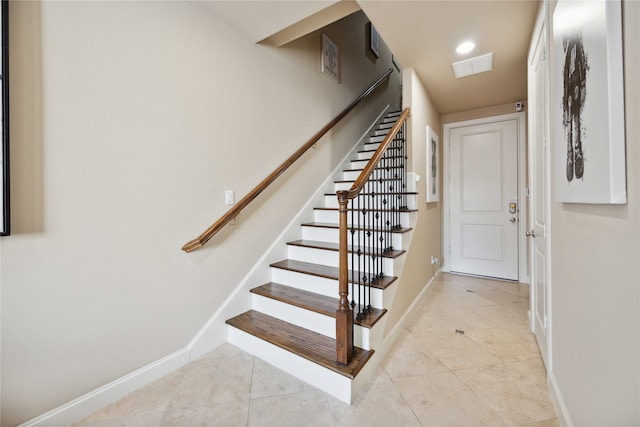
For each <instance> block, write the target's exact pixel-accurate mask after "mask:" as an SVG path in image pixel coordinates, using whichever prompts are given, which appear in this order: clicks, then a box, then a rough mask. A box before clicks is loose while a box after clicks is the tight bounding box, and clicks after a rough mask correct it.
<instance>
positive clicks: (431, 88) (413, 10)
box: [358, 0, 539, 114]
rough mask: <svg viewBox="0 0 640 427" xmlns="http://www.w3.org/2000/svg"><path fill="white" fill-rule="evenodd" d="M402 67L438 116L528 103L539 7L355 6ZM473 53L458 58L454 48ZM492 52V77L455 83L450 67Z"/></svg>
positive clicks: (481, 3)
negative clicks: (466, 45)
mask: <svg viewBox="0 0 640 427" xmlns="http://www.w3.org/2000/svg"><path fill="white" fill-rule="evenodd" d="M358 3H359V4H360V7H361V8H362V9H363V10H364V12H365V13H366V14H367V16H368V17H369V19H370V20H371V22H372V23H373V24H374V26H375V27H376V29H377V30H378V32H379V33H380V35H381V37H382V38H383V39H384V41H385V42H386V43H387V45H388V46H389V48H390V49H391V51H392V52H393V53H394V55H395V56H396V57H397V58H398V60H399V61H400V64H401V65H402V66H403V67H411V68H414V70H415V71H416V74H417V75H418V77H419V78H420V80H421V81H422V83H423V84H424V86H425V88H426V89H427V91H428V92H429V96H430V98H431V101H432V102H433V104H434V105H435V107H436V108H437V109H438V111H439V112H440V114H448V113H454V112H459V111H466V110H472V109H476V108H482V107H486V106H492V105H499V104H506V103H509V102H516V101H522V100H525V99H526V98H527V52H528V50H529V41H530V39H531V34H532V32H533V26H534V23H535V18H536V14H537V11H538V6H539V2H538V1H526V0H508V1H507V0H502V1H485V0H474V1H451V0H450V1H391V0H387V1H366V0H361V1H359V2H358ZM465 40H472V41H474V42H475V43H476V48H475V50H474V51H472V52H471V53H468V54H466V55H459V54H457V53H456V52H455V49H456V47H457V45H458V44H459V43H461V42H463V41H465ZM490 52H493V71H489V72H486V73H482V74H476V75H473V76H469V77H463V78H461V79H456V78H455V77H454V75H453V69H452V66H451V64H452V63H453V62H457V61H461V60H463V59H468V58H472V57H475V56H479V55H483V54H486V53H490Z"/></svg>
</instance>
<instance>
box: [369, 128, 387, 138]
mask: <svg viewBox="0 0 640 427" xmlns="http://www.w3.org/2000/svg"><path fill="white" fill-rule="evenodd" d="M388 133H389V129H376V130H375V131H374V132H373V135H372V136H380V135H382V136H386V135H387V134H388Z"/></svg>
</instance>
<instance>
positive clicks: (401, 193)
mask: <svg viewBox="0 0 640 427" xmlns="http://www.w3.org/2000/svg"><path fill="white" fill-rule="evenodd" d="M375 194H376V195H381V194H384V195H395V196H417V195H418V193H416V192H415V191H394V192H393V193H382V192H380V193H375ZM324 195H325V196H336V197H337V194H336V193H324ZM360 195H365V196H369V195H371V193H367V192H365V191H363V192H362V193H360Z"/></svg>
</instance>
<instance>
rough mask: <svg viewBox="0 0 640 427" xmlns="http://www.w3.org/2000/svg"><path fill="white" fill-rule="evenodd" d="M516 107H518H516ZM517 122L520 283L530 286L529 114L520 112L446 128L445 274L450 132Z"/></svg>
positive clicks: (444, 267) (448, 234) (444, 266)
mask: <svg viewBox="0 0 640 427" xmlns="http://www.w3.org/2000/svg"><path fill="white" fill-rule="evenodd" d="M514 108H515V105H514ZM513 119H515V120H516V122H517V125H518V282H520V283H529V270H528V265H527V258H528V247H527V239H526V236H525V233H526V230H527V223H528V221H527V220H528V209H527V206H526V203H525V202H526V201H527V198H526V197H525V194H526V182H527V177H526V173H527V169H526V146H527V141H526V137H527V135H526V119H527V118H526V113H525V112H524V111H521V112H517V113H509V114H501V115H499V116H491V117H484V118H480V119H473V120H464V121H461V122H452V123H447V124H445V125H444V126H443V132H442V134H443V135H444V145H443V147H442V148H443V151H442V154H443V161H442V163H443V167H442V172H443V176H444V182H443V191H442V207H443V217H444V218H443V227H442V230H443V236H442V242H443V248H442V255H443V256H442V258H443V259H442V271H444V272H449V271H451V267H450V260H449V259H450V258H451V220H450V217H451V210H450V200H451V175H450V167H449V162H450V160H451V158H450V154H449V146H450V143H451V140H450V138H449V133H450V131H451V130H452V129H456V128H460V127H466V126H475V125H484V124H491V123H495V122H502V121H505V120H513Z"/></svg>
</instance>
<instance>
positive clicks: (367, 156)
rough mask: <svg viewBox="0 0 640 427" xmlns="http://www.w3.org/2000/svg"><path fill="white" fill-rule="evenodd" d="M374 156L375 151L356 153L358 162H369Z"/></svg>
mask: <svg viewBox="0 0 640 427" xmlns="http://www.w3.org/2000/svg"><path fill="white" fill-rule="evenodd" d="M374 154H375V151H368V150H367V151H360V152H358V157H357V158H358V159H360V160H369V159H370V158H372V157H373V155H374Z"/></svg>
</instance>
